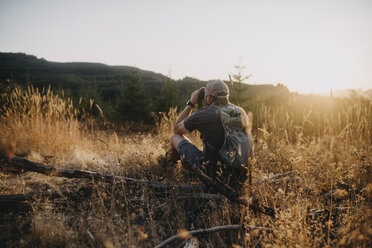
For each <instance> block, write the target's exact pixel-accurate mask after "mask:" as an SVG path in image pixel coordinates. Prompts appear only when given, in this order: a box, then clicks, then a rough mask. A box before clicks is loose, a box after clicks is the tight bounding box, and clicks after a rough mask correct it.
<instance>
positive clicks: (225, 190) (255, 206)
mask: <svg viewBox="0 0 372 248" xmlns="http://www.w3.org/2000/svg"><path fill="white" fill-rule="evenodd" d="M183 164H184V166H185V168H186V169H188V170H190V171H192V172H193V173H195V174H196V175H197V176H198V177H199V178H200V180H202V181H203V182H204V183H206V184H208V185H209V186H211V187H213V188H214V189H216V190H217V191H218V192H219V193H221V194H222V195H224V196H226V197H227V198H228V199H229V200H231V201H233V202H238V203H240V204H242V205H245V206H248V207H249V208H250V209H252V210H253V211H254V212H255V213H264V214H267V215H269V216H271V217H275V212H274V209H272V208H269V207H266V206H260V205H259V203H258V201H257V200H255V199H254V198H253V197H251V198H250V199H247V198H245V197H242V196H240V195H239V194H238V193H237V192H236V191H235V190H233V189H232V188H230V187H229V186H227V185H225V184H223V183H222V182H220V181H217V180H213V179H212V178H210V177H209V176H207V175H205V174H204V173H203V172H202V171H201V170H200V169H199V168H197V167H196V166H194V165H192V164H190V163H188V162H186V161H184V162H183Z"/></svg>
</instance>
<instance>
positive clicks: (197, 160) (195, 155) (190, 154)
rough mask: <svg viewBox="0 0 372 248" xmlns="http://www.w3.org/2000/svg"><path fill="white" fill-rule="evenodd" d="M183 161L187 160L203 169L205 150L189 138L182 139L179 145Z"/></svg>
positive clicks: (178, 149) (178, 148)
mask: <svg viewBox="0 0 372 248" xmlns="http://www.w3.org/2000/svg"><path fill="white" fill-rule="evenodd" d="M177 151H178V153H179V154H180V157H181V161H182V162H183V161H186V162H188V163H191V164H192V165H195V166H196V167H198V168H199V169H201V166H202V161H203V152H202V151H200V150H199V149H198V148H197V147H196V146H195V145H194V144H192V143H190V141H188V140H183V141H181V142H180V143H179V144H178V146H177Z"/></svg>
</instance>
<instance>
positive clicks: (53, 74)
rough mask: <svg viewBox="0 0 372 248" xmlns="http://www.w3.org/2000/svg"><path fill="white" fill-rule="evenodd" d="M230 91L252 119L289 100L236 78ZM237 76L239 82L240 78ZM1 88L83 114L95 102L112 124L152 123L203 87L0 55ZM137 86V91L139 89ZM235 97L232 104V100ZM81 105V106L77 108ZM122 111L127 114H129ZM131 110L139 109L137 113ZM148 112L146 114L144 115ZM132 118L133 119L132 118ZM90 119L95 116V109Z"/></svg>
mask: <svg viewBox="0 0 372 248" xmlns="http://www.w3.org/2000/svg"><path fill="white" fill-rule="evenodd" d="M237 76H238V77H236V78H234V80H235V81H236V82H235V85H234V86H235V87H234V89H235V90H234V89H233V88H232V85H231V84H230V83H229V82H227V83H228V84H229V87H230V88H231V100H232V102H234V103H237V98H239V99H240V100H239V103H240V104H241V105H242V107H244V108H245V109H246V110H248V111H251V112H252V113H253V115H256V114H258V111H259V104H260V103H261V102H265V103H267V104H269V105H270V106H271V105H275V104H276V103H277V102H281V101H283V100H285V99H287V98H288V96H289V91H288V89H287V88H285V87H283V86H282V85H278V86H277V87H275V86H272V85H247V84H243V83H241V82H239V79H242V80H243V79H244V77H243V76H241V75H240V74H239V72H238V74H237ZM239 76H240V77H239ZM0 82H2V83H3V85H4V84H5V82H13V83H17V84H19V85H21V86H24V87H27V86H29V85H31V84H32V85H33V86H34V87H36V88H39V89H40V90H41V89H42V88H48V87H49V85H50V86H51V88H52V90H54V91H55V92H58V93H59V94H60V95H62V92H63V96H64V97H66V98H67V97H69V98H71V99H72V101H73V102H74V103H75V105H77V103H79V104H78V105H79V109H80V110H81V111H83V110H87V109H89V107H90V106H89V105H90V103H89V99H94V102H95V104H98V105H99V106H100V108H101V109H102V110H103V112H104V114H105V117H106V119H108V120H110V121H113V122H120V123H122V122H123V121H124V122H132V121H135V122H145V123H151V122H152V118H150V113H151V112H154V113H159V112H167V111H168V110H169V108H170V107H183V106H184V104H185V102H186V101H187V100H188V99H189V97H190V94H191V92H193V91H194V90H196V89H198V88H200V87H201V86H205V84H206V82H203V81H200V80H197V79H194V78H189V77H185V78H184V79H182V80H172V79H170V78H168V77H166V76H163V75H161V74H158V73H153V72H150V71H143V70H140V69H138V68H135V67H128V66H107V65H104V64H98V63H56V62H49V61H46V60H45V59H38V58H36V57H35V56H31V55H25V54H19V53H17V54H12V53H0ZM137 84H138V85H137ZM236 92H238V94H239V96H238V97H237V98H236V97H235V94H236ZM80 101H81V102H80ZM123 107H127V108H129V109H128V111H129V112H130V113H128V112H126V110H124V108H123ZM133 108H138V109H137V110H135V109H133ZM144 112H146V113H144ZM134 113H138V114H135V115H137V116H133V115H134ZM93 114H95V115H97V116H98V115H99V112H98V111H96V110H95V109H93Z"/></svg>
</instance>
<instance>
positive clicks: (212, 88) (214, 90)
mask: <svg viewBox="0 0 372 248" xmlns="http://www.w3.org/2000/svg"><path fill="white" fill-rule="evenodd" d="M205 95H211V96H228V95H229V87H227V85H226V84H225V83H224V82H222V81H221V80H211V81H209V82H208V83H207V85H206V86H205Z"/></svg>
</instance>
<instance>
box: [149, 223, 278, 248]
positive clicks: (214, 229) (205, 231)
mask: <svg viewBox="0 0 372 248" xmlns="http://www.w3.org/2000/svg"><path fill="white" fill-rule="evenodd" d="M241 229H258V230H265V231H272V230H273V229H271V228H267V227H260V226H249V225H243V226H242V225H227V226H216V227H212V228H208V229H199V230H195V231H190V232H188V233H187V235H188V236H190V237H191V236H196V235H204V234H209V233H215V232H220V231H234V230H241ZM182 238H183V237H181V235H180V234H176V235H174V236H172V237H170V238H168V239H166V240H164V241H163V242H161V243H160V244H158V245H157V246H155V247H154V248H162V247H165V246H167V245H168V244H170V243H172V242H173V241H176V240H179V239H182Z"/></svg>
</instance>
